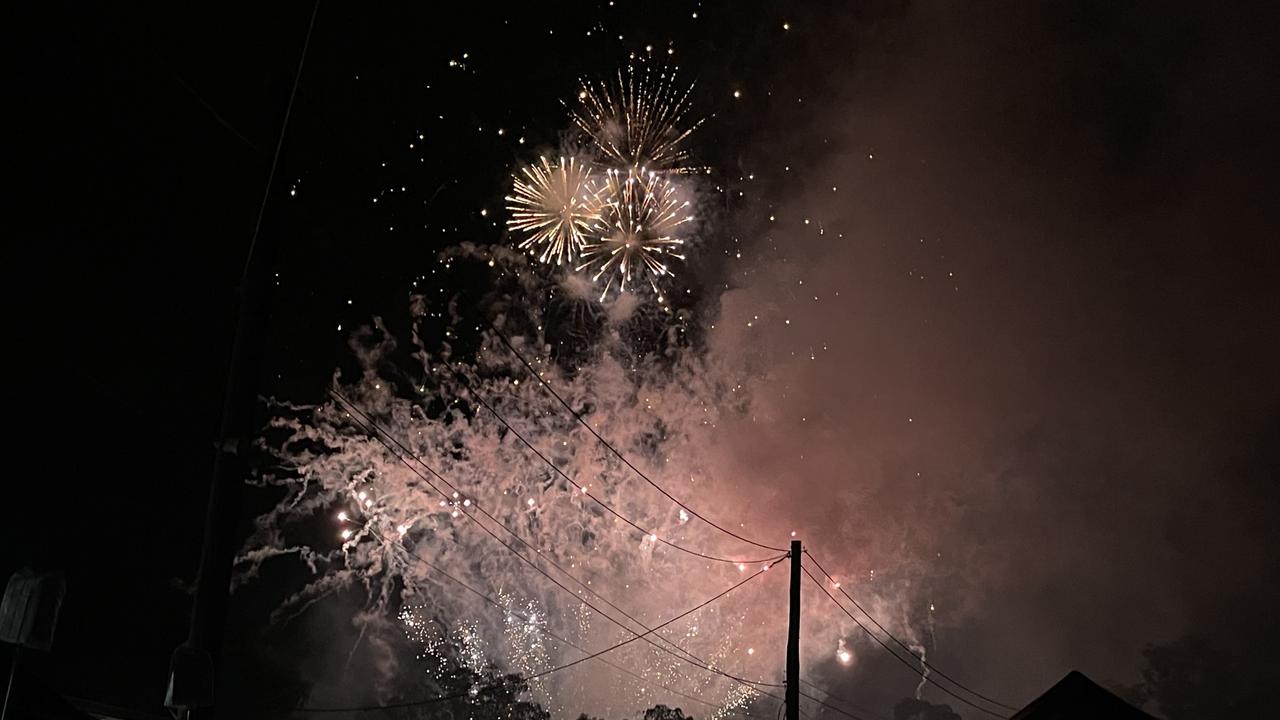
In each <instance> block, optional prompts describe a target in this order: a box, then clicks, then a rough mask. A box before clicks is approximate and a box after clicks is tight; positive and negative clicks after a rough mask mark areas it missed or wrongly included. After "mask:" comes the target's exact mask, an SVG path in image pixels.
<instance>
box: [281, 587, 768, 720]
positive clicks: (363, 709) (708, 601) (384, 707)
mask: <svg viewBox="0 0 1280 720" xmlns="http://www.w3.org/2000/svg"><path fill="white" fill-rule="evenodd" d="M764 573H765V570H764V569H763V568H761V569H760V570H757V571H756V572H754V573H752V574H751V575H748V576H747V577H745V578H743V579H742V580H739V581H738V582H737V583H734V584H733V585H732V586H730V587H729V588H727V589H725V590H722V591H720V592H719V593H717V594H715V595H714V596H712V597H710V598H708V599H706V600H704V601H703V602H701V603H698V604H697V605H695V606H693V607H692V608H689V609H688V610H685V611H684V612H682V613H680V614H679V615H676V616H674V617H672V618H670V619H668V620H666V621H664V622H663V623H661V624H660V625H656V626H654V627H653V628H650V629H649V630H647V631H646V632H645V633H643V634H641V635H634V634H633V635H632V636H631V637H629V638H627V639H626V640H622V641H621V642H617V643H614V644H613V645H610V646H609V647H606V648H604V649H602V650H598V651H596V652H593V653H588V654H587V655H584V656H583V657H580V658H578V659H576V660H572V661H570V662H567V663H564V664H562V665H557V666H556V667H553V668H550V669H547V670H543V671H541V672H537V673H534V674H532V675H529V676H528V677H524V678H520V679H519V680H518V681H510V682H508V681H504V682H499V683H495V684H494V685H491V686H489V687H487V688H485V689H486V690H495V689H497V688H500V687H503V686H505V685H510V684H513V683H514V682H523V683H527V682H529V681H530V680H537V679H538V678H541V677H546V676H548V675H551V674H552V673H557V672H560V671H561V670H567V669H569V668H571V667H574V666H575V665H580V664H582V663H584V662H586V661H588V660H594V659H596V658H599V657H601V656H602V655H605V654H607V653H610V652H613V651H614V650H617V649H619V648H622V647H625V646H626V645H630V644H631V643H633V642H635V641H636V640H641V639H643V638H645V637H646V636H648V635H650V634H652V633H656V632H657V631H658V630H661V629H662V628H664V627H666V626H668V625H671V624H672V623H674V622H676V621H678V620H681V619H683V618H686V617H688V616H690V615H692V614H693V613H695V612H697V611H699V610H701V609H702V608H704V607H706V606H708V605H710V604H711V603H713V602H715V601H717V600H719V599H720V598H722V597H724V596H725V595H728V594H729V593H731V592H733V591H734V590H736V589H738V588H740V587H742V586H743V585H746V584H747V583H748V582H750V581H752V580H755V579H756V578H758V577H760V576H761V575H763V574H764ZM451 579H455V578H452V577H451ZM455 581H456V579H455ZM458 582H459V584H463V583H461V582H460V581H458ZM463 586H464V587H466V585H465V584H463ZM467 589H469V590H470V589H471V588H469V587H468V588H467ZM472 592H475V593H476V594H479V595H480V596H481V597H485V596H484V595H483V594H482V593H479V591H476V590H472ZM486 599H488V598H486ZM495 604H497V603H496V602H495ZM498 606H499V607H501V605H498ZM565 642H567V641H565ZM575 647H576V646H575ZM579 649H581V648H579ZM472 693H473V690H467V691H464V692H460V693H450V694H447V695H439V696H436V697H433V698H427V699H424V700H414V701H408V702H399V703H387V704H382V705H361V706H353V707H322V708H308V707H303V708H297V709H295V710H294V712H312V713H335V712H368V711H373V710H394V709H399V708H408V707H419V706H422V705H430V704H433V703H438V702H444V701H447V700H455V699H460V698H463V697H467V696H469V695H472Z"/></svg>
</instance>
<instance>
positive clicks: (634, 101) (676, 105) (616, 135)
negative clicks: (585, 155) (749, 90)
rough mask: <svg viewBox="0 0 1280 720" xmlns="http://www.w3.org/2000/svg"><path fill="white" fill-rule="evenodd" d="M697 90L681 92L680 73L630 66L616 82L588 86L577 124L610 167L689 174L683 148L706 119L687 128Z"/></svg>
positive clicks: (580, 97) (574, 112) (576, 114)
mask: <svg viewBox="0 0 1280 720" xmlns="http://www.w3.org/2000/svg"><path fill="white" fill-rule="evenodd" d="M692 90H693V86H692V85H689V86H688V87H685V88H684V89H683V90H680V89H678V87H677V86H676V82H675V71H674V70H673V69H669V68H666V67H663V68H661V69H658V70H654V69H653V68H651V67H650V66H648V65H645V66H644V67H643V68H642V69H639V70H638V69H636V67H635V65H628V66H627V68H626V70H625V71H623V70H619V71H618V78H617V83H616V84H614V83H606V82H599V83H592V82H589V81H583V82H582V85H581V88H580V89H579V91H578V102H579V104H578V106H577V107H576V108H573V109H572V110H571V114H572V116H573V123H574V125H576V126H577V127H578V129H580V130H581V131H582V132H583V133H585V134H586V135H587V136H588V137H590V138H591V141H592V142H593V143H594V144H595V146H596V147H597V148H598V149H599V152H600V153H601V155H602V156H603V159H605V160H606V161H607V162H608V163H609V164H614V165H619V166H622V167H628V168H637V167H648V168H652V169H654V170H660V171H667V172H679V173H687V172H692V171H694V170H696V168H690V167H686V166H684V163H685V162H686V161H687V160H688V159H689V153H688V151H687V150H685V149H684V147H683V145H684V142H685V140H686V139H688V137H689V136H690V135H691V134H693V131H694V130H697V129H698V126H700V125H701V124H702V120H701V119H699V120H696V121H694V122H691V123H688V124H686V116H687V115H688V112H689V94H690V92H691V91H692Z"/></svg>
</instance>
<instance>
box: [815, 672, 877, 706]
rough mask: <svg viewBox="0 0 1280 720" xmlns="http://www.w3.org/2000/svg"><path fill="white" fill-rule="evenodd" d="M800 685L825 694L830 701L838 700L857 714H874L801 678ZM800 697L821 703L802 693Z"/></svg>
mask: <svg viewBox="0 0 1280 720" xmlns="http://www.w3.org/2000/svg"><path fill="white" fill-rule="evenodd" d="M800 684H801V685H804V686H807V687H809V688H811V689H813V690H816V691H818V692H821V693H825V694H826V696H827V697H828V698H831V699H832V700H839V701H840V702H842V703H844V704H845V705H846V706H848V707H851V708H853V709H854V710H857V711H858V712H862V713H872V712H874V711H872V710H868V709H867V708H865V707H858V704H857V703H855V702H853V701H852V700H849V699H848V698H843V697H840V696H839V695H836V694H835V693H832V692H831V691H829V690H827V689H826V688H823V687H820V686H818V685H815V684H814V683H811V682H809V681H808V680H805V679H804V678H801V679H800ZM800 695H801V697H806V698H809V699H810V700H813V701H814V702H816V703H821V702H822V701H821V700H818V699H817V698H815V697H813V696H811V695H806V694H804V692H801V693H800ZM832 709H835V708H832Z"/></svg>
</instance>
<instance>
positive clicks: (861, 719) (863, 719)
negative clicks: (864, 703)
mask: <svg viewBox="0 0 1280 720" xmlns="http://www.w3.org/2000/svg"><path fill="white" fill-rule="evenodd" d="M806 684H808V683H806ZM800 697H802V698H805V699H806V700H811V701H813V702H815V703H818V704H819V705H821V706H822V707H824V708H827V709H828V710H834V711H836V712H837V713H840V714H841V715H844V716H845V717H848V718H853V720H869V719H868V718H867V717H866V716H865V715H858V714H856V713H853V712H850V711H848V710H845V709H844V708H842V707H838V706H836V705H832V704H831V703H829V702H826V701H824V700H819V699H818V698H816V697H814V696H813V695H810V694H809V693H807V692H805V691H803V690H801V691H800Z"/></svg>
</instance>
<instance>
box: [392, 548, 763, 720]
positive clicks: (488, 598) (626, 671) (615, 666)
mask: <svg viewBox="0 0 1280 720" xmlns="http://www.w3.org/2000/svg"><path fill="white" fill-rule="evenodd" d="M456 541H457V540H456V538H455V542H456ZM397 547H399V546H397ZM401 550H403V548H401ZM403 551H404V552H405V553H408V551H407V550H403ZM413 558H414V559H415V560H416V561H418V562H419V563H422V564H423V565H425V566H427V567H429V568H431V569H432V570H435V571H436V572H437V573H440V574H441V575H443V576H444V577H446V578H448V579H449V580H451V581H453V582H454V583H456V584H457V585H459V586H461V587H462V589H464V590H466V591H467V592H469V593H471V594H473V595H475V596H477V597H479V598H480V599H481V600H484V601H485V602H487V603H489V604H490V605H492V606H494V607H496V608H498V609H499V610H503V611H505V612H509V613H511V614H512V615H514V616H516V617H518V618H520V619H521V620H524V621H525V622H532V620H531V619H530V618H529V617H528V616H527V615H524V614H523V613H520V612H517V611H515V610H511V609H510V608H507V607H506V606H504V605H503V604H502V603H500V602H499V601H497V600H495V599H494V598H493V597H492V596H490V595H486V594H485V593H483V592H481V591H480V590H477V589H475V588H473V587H471V586H470V585H468V584H467V583H465V582H463V581H461V580H459V579H458V578H456V577H454V576H453V575H451V574H450V573H449V572H448V571H447V570H445V569H444V568H442V567H440V566H439V565H435V564H433V563H431V562H429V561H427V560H424V559H422V558H421V557H419V556H417V555H414V556H413ZM752 577H755V576H754V575H753V576H752ZM747 579H748V580H750V579H751V578H747ZM744 582H745V581H744ZM739 584H742V583H739ZM734 587H737V586H736V585H735V586H734ZM733 589H734V588H729V590H733ZM543 632H545V633H546V634H547V635H549V636H551V637H552V638H554V639H556V640H558V641H560V642H561V643H563V644H565V645H567V646H569V647H571V648H573V649H575V650H578V651H579V652H582V653H589V652H590V651H589V650H587V649H586V648H583V647H582V646H581V645H578V644H577V643H575V642H573V641H572V640H569V639H567V638H564V637H561V636H559V635H557V634H556V633H554V632H552V631H551V630H545V629H544V630H543ZM596 659H598V660H599V661H600V662H601V663H603V664H605V665H608V666H609V667H611V668H613V669H614V670H617V671H618V672H621V673H623V674H626V675H630V676H631V677H633V678H635V679H636V680H639V681H640V682H641V683H642V684H644V685H648V686H651V687H652V686H654V685H656V686H657V687H660V688H662V689H663V690H666V691H667V692H669V693H671V694H672V695H675V696H677V697H682V698H684V699H685V700H690V701H692V702H696V703H700V704H702V705H706V706H707V707H712V708H717V709H718V708H720V705H719V704H718V703H713V702H708V701H706V700H703V699H702V698H699V697H694V696H693V695H686V694H685V693H682V692H680V691H679V690H676V689H675V688H673V687H670V686H667V685H663V684H662V683H657V682H654V681H652V680H647V679H645V677H644V676H643V675H641V674H639V673H637V672H635V671H634V670H629V669H627V668H625V667H623V666H621V665H618V664H617V663H614V662H611V661H610V660H609V659H608V658H604V657H599V658H596ZM740 714H741V715H742V716H744V717H749V718H755V717H759V716H758V715H753V714H751V713H748V712H743V713H740Z"/></svg>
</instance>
